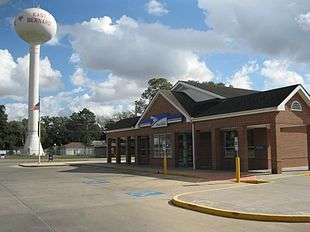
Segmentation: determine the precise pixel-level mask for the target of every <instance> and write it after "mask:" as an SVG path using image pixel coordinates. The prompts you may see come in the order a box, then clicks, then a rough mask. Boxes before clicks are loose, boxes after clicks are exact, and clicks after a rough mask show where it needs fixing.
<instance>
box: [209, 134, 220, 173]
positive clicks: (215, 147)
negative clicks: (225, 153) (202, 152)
mask: <svg viewBox="0 0 310 232" xmlns="http://www.w3.org/2000/svg"><path fill="white" fill-rule="evenodd" d="M220 134H221V133H220V129H218V128H212V129H211V149H212V155H211V160H212V164H211V166H212V169H213V170H216V169H220V156H221V154H220V144H221V136H220Z"/></svg>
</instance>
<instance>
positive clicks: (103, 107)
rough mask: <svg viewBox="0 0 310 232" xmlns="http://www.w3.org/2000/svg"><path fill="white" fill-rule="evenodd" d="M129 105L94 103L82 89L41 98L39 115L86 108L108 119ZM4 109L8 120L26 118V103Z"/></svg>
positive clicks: (125, 101) (121, 102)
mask: <svg viewBox="0 0 310 232" xmlns="http://www.w3.org/2000/svg"><path fill="white" fill-rule="evenodd" d="M130 104H131V102H130V101H129V100H122V101H114V102H113V103H111V102H96V101H93V100H92V97H91V96H89V95H88V93H86V91H85V90H84V89H83V88H77V89H73V90H72V91H64V92H59V93H57V94H56V95H53V96H47V97H43V98H41V115H42V116H45V115H48V116H60V115H61V116H69V115H71V114H72V113H73V112H78V111H80V110H82V109H83V108H88V109H89V110H91V111H92V112H94V113H95V114H96V115H97V116H104V117H109V116H112V115H113V113H115V112H118V111H122V110H126V109H127V108H128V107H129V106H130ZM5 107H6V112H7V114H8V116H9V120H21V119H23V118H27V117H28V116H27V109H28V107H27V104H26V103H7V104H5Z"/></svg>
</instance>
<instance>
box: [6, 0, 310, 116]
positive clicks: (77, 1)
mask: <svg viewBox="0 0 310 232" xmlns="http://www.w3.org/2000/svg"><path fill="white" fill-rule="evenodd" d="M33 5H40V7H41V8H43V9H45V10H47V11H49V12H51V13H52V14H53V15H54V16H55V18H56V20H57V22H58V34H57V37H56V39H55V40H53V41H52V42H51V43H49V44H45V45H43V46H42V48H41V59H42V62H41V67H42V70H41V77H40V78H41V93H40V95H41V98H42V110H43V113H44V114H46V115H68V114H71V113H72V112H73V111H76V110H80V109H82V108H83V107H88V108H90V109H91V110H93V111H94V112H95V113H96V114H97V115H98V116H110V115H112V114H113V113H114V112H117V111H122V110H128V109H129V110H131V109H132V107H133V104H132V103H133V101H134V100H135V99H136V98H137V97H138V96H139V94H140V93H141V92H142V91H143V89H144V88H145V86H146V81H147V79H148V78H149V77H152V76H164V77H166V78H168V79H169V80H170V81H172V82H176V81H177V80H188V79H193V80H198V81H210V80H212V81H217V82H218V81H221V82H224V83H225V84H227V85H229V84H232V85H234V86H235V87H240V88H251V89H259V90H264V89H270V88H276V87H281V86H285V85H290V84H295V83H302V84H303V85H304V86H305V87H306V88H308V90H309V86H310V80H309V79H310V75H309V74H310V71H309V70H310V69H309V61H310V50H309V48H308V41H310V40H309V39H310V13H309V12H310V3H309V2H308V1H306V0H305V1H296V2H294V1H289V0H281V1H280V0H275V1H272V2H271V1H267V0H262V1H259V0H253V1H242V0H238V1H237V0H233V1H228V0H223V1H218V0H195V1H194V0H169V1H168V0H119V1H114V0H92V1H86V0H66V1H63V0H53V1H47V0H41V1H40V0H35V1H32V0H31V1H28V0H23V1H22V0H0V15H1V18H0V38H1V40H0V104H5V105H6V108H7V112H8V113H9V117H10V119H20V118H23V117H25V116H26V112H27V110H26V109H27V106H26V103H27V100H26V99H27V78H28V76H27V68H28V67H27V64H28V63H27V62H28V57H27V53H28V45H27V44H26V43H25V42H23V41H22V40H21V39H20V38H18V36H17V35H16V33H15V31H14V29H12V27H11V25H10V23H11V21H12V19H13V17H14V16H15V15H16V14H17V13H18V12H20V11H21V10H22V9H25V8H28V7H32V6H33Z"/></svg>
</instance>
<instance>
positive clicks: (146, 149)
mask: <svg viewBox="0 0 310 232" xmlns="http://www.w3.org/2000/svg"><path fill="white" fill-rule="evenodd" d="M138 145H139V158H138V162H139V164H149V161H150V139H149V137H140V139H139V144H138Z"/></svg>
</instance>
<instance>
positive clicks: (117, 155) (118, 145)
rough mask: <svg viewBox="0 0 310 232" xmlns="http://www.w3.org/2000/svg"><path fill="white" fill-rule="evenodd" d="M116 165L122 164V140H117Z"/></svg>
mask: <svg viewBox="0 0 310 232" xmlns="http://www.w3.org/2000/svg"><path fill="white" fill-rule="evenodd" d="M116 163H117V164H120V163H121V139H120V138H117V139H116Z"/></svg>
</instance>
